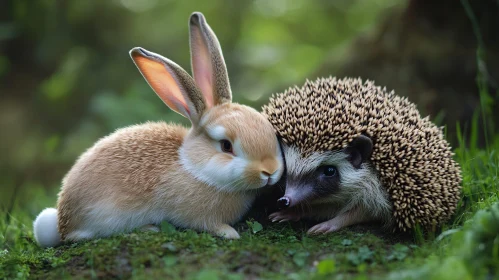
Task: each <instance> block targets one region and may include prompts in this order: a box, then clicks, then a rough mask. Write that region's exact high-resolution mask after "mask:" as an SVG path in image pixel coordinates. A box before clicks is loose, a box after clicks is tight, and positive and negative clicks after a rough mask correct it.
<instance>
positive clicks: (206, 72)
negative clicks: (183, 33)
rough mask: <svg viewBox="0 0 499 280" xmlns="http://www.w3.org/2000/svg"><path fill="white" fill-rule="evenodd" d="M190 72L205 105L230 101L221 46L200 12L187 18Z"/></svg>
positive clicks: (230, 95)
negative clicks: (201, 93)
mask: <svg viewBox="0 0 499 280" xmlns="http://www.w3.org/2000/svg"><path fill="white" fill-rule="evenodd" d="M189 27H190V46H191V64H192V74H193V77H194V80H195V81H196V84H197V85H198V87H199V88H200V89H201V91H202V92H203V95H204V97H205V99H206V105H207V106H208V108H211V107H212V106H215V105H219V104H222V103H227V102H231V101H232V93H231V90H230V83H229V76H228V75H227V67H226V66H225V61H224V57H223V54H222V49H221V48H220V43H219V42H218V39H217V37H216V36H215V33H213V30H211V28H210V26H209V25H208V24H207V23H206V20H205V18H204V16H203V14H201V13H199V12H195V13H193V14H192V15H191V18H190V20H189Z"/></svg>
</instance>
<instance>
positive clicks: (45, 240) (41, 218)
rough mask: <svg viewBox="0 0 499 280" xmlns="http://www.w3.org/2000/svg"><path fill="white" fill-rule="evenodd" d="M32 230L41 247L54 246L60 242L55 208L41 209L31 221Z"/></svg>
mask: <svg viewBox="0 0 499 280" xmlns="http://www.w3.org/2000/svg"><path fill="white" fill-rule="evenodd" d="M33 231H34V233H35V239H36V242H38V244H39V245H40V246H41V247H43V248H46V247H55V246H57V245H59V244H60V243H61V235H60V234H59V231H58V230H57V209H55V208H47V209H45V210H43V211H42V212H41V213H40V214H39V215H38V217H36V219H35V221H34V222H33Z"/></svg>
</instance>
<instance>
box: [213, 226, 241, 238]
mask: <svg viewBox="0 0 499 280" xmlns="http://www.w3.org/2000/svg"><path fill="white" fill-rule="evenodd" d="M215 234H216V235H218V236H220V237H223V238H226V239H239V238H240V236H239V233H237V231H236V230H235V229H234V228H233V227H231V226H229V225H221V226H219V227H218V228H217V229H216V230H215Z"/></svg>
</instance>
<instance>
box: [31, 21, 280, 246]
mask: <svg viewBox="0 0 499 280" xmlns="http://www.w3.org/2000/svg"><path fill="white" fill-rule="evenodd" d="M189 27H190V48H191V63H192V68H193V77H194V78H192V77H191V76H190V75H189V74H188V73H187V72H186V71H185V70H183V69H182V68H181V67H180V66H178V65H177V64H175V63H174V62H172V61H170V60H169V59H167V58H164V57H162V56H161V55H159V54H156V53H153V52H150V51H147V50H145V49H143V48H140V47H137V48H133V49H132V50H131V51H130V56H131V58H132V60H133V61H134V63H135V64H136V66H137V68H138V69H139V71H140V72H141V73H142V75H143V76H144V78H145V79H146V80H147V82H148V83H149V85H150V86H151V88H152V89H153V90H154V92H155V93H156V94H157V95H158V96H159V97H160V98H161V100H162V101H163V102H164V103H165V104H166V105H167V106H168V107H170V108H171V109H172V110H174V111H176V112H177V113H180V114H181V115H183V116H185V117H187V118H188V119H189V120H190V121H191V124H192V126H191V128H190V129H187V128H184V127H182V126H180V125H175V124H167V123H164V122H147V123H144V124H140V125H133V126H129V127H125V128H121V129H118V130H117V131H116V132H114V133H112V134H111V135H109V136H107V137H104V138H102V139H100V140H99V141H98V142H97V143H96V144H95V145H94V146H93V147H91V148H90V149H89V150H87V151H86V152H85V153H83V154H82V155H81V156H80V158H79V159H78V160H77V161H76V163H75V164H74V166H73V167H72V168H71V170H70V171H69V172H68V173H67V175H66V176H65V177H64V179H63V182H62V189H61V191H60V193H59V195H58V202H57V209H54V208H48V209H45V210H43V211H42V212H41V213H40V214H39V215H38V217H37V218H36V220H35V221H34V234H35V239H36V241H37V242H38V244H39V245H40V246H41V247H55V246H57V245H59V244H62V243H63V242H76V241H79V240H87V239H94V238H100V237H106V236H110V235H113V234H116V233H122V232H129V231H132V230H134V229H136V228H144V227H149V226H151V225H157V224H159V223H160V222H162V221H168V222H170V223H172V224H173V225H175V226H178V227H182V228H190V229H194V230H197V231H207V232H210V233H212V234H214V235H216V236H220V237H224V238H228V239H237V238H239V234H238V232H237V231H236V230H235V229H234V228H233V227H231V226H230V225H231V224H233V223H235V222H237V221H238V220H240V219H241V218H242V216H243V215H244V214H245V213H246V212H247V210H249V208H250V206H251V204H252V202H253V200H254V198H255V195H256V191H257V189H259V188H262V187H264V186H267V185H273V184H275V183H276V182H277V181H279V179H280V177H281V175H282V173H283V168H284V163H283V157H282V153H281V148H280V145H279V143H278V140H277V136H276V134H275V131H274V129H273V127H272V125H271V124H270V122H268V121H267V120H266V118H265V117H264V116H263V115H262V114H260V113H259V112H258V111H256V110H255V109H253V108H251V107H248V106H245V105H240V104H236V103H231V100H232V93H231V89H230V84H229V78H228V75H227V69H226V66H225V61H224V58H223V55H222V50H221V48H220V45H219V42H218V39H217V37H216V36H215V34H214V33H213V31H212V30H211V28H210V27H209V26H208V24H207V22H206V20H205V18H204V16H203V15H202V14H201V13H199V12H195V13H193V14H192V15H191V16H190V20H189Z"/></svg>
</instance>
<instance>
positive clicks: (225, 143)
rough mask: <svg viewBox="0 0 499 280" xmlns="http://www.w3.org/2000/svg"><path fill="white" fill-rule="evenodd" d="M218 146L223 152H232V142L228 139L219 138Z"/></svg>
mask: <svg viewBox="0 0 499 280" xmlns="http://www.w3.org/2000/svg"><path fill="white" fill-rule="evenodd" d="M220 147H221V148H222V151H223V152H224V153H229V154H232V144H231V143H230V141H229V140H226V139H223V140H220Z"/></svg>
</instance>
